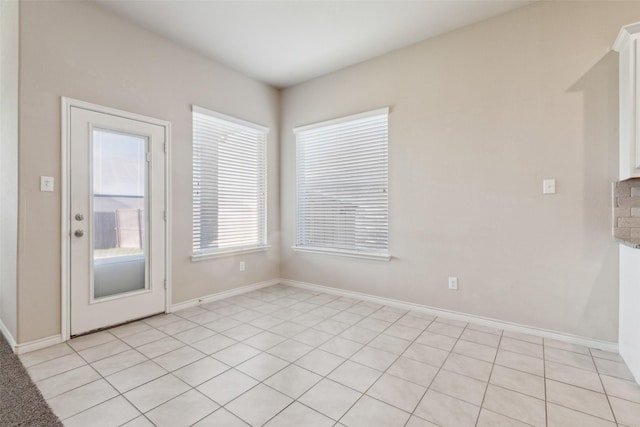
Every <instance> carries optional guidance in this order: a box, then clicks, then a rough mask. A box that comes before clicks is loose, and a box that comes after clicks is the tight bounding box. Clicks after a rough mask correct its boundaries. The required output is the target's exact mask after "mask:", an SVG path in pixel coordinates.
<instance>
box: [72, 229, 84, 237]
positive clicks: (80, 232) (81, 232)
mask: <svg viewBox="0 0 640 427" xmlns="http://www.w3.org/2000/svg"><path fill="white" fill-rule="evenodd" d="M73 234H75V235H76V237H82V236H84V230H76V231H75V232H74V233H73Z"/></svg>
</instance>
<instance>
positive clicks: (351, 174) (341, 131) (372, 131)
mask: <svg viewBox="0 0 640 427" xmlns="http://www.w3.org/2000/svg"><path fill="white" fill-rule="evenodd" d="M294 132H295V134H296V141H297V143H296V174H297V177H296V178H297V224H296V245H295V248H296V249H301V250H305V249H306V250H314V251H327V252H338V253H344V254H351V255H356V256H366V257H374V258H378V257H380V258H386V259H388V257H389V225H388V223H389V215H388V193H387V189H388V109H387V108H383V109H379V110H375V111H370V112H367V113H362V114H357V115H354V116H349V117H345V118H342V119H337V120H331V121H328V122H322V123H317V124H313V125H309V126H303V127H299V128H296V129H294Z"/></svg>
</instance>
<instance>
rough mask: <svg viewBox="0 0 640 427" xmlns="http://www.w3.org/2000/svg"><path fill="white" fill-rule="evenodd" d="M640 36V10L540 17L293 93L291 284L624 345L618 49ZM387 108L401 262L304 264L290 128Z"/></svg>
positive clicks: (541, 13)
mask: <svg viewBox="0 0 640 427" xmlns="http://www.w3.org/2000/svg"><path fill="white" fill-rule="evenodd" d="M635 21H640V2H621V3H616V2H604V3H598V2H540V3H536V4H533V5H531V6H527V7H525V8H522V9H518V10H516V11H513V12H510V13H507V14H504V15H501V16H498V17H495V18H492V19H489V20H487V21H484V22H481V23H478V24H475V25H472V26H469V27H466V28H463V29H460V30H457V31H454V32H451V33H448V34H446V35H443V36H441V37H438V38H434V39H431V40H428V41H425V42H422V43H419V44H416V45H414V46H411V47H408V48H405V49H402V50H399V51H395V52H392V53H390V54H387V55H384V56H382V57H379V58H377V59H374V60H371V61H368V62H365V63H362V64H359V65H356V66H353V67H350V68H348V69H345V70H342V71H339V72H336V73H333V74H330V75H327V76H324V77H321V78H318V79H315V80H313V81H310V82H307V83H304V84H301V85H298V86H295V87H293V88H290V89H288V90H285V91H284V92H283V98H282V106H283V108H282V117H283V120H282V127H281V129H282V141H281V163H282V165H281V168H282V169H281V186H282V188H281V192H282V205H281V210H282V217H281V218H282V219H281V223H282V253H281V256H282V259H283V260H282V266H281V272H282V276H283V277H284V278H287V279H292V280H299V281H304V282H310V283H316V284H321V285H327V286H333V287H336V288H341V289H347V290H351V291H357V292H364V293H367V294H373V295H378V296H383V297H389V298H394V299H398V300H403V301H410V302H415V303H419V304H424V305H428V306H434V307H438V308H443V309H448V310H455V311H460V312H464V313H471V314H474V315H479V316H485V317H489V318H494V319H499V320H503V321H509V322H517V323H521V324H525V325H530V326H534V327H539V328H546V329H551V330H556V331H560V332H564V333H570V334H576V335H581V336H585V337H591V338H595V339H603V340H608V341H616V340H617V328H618V319H617V317H618V248H617V244H616V243H614V241H613V240H612V238H611V221H612V219H611V182H612V181H615V180H616V177H617V173H618V166H617V163H618V151H617V144H618V141H617V126H618V112H617V103H618V96H617V93H618V75H617V73H618V64H617V54H615V53H612V52H611V51H610V47H611V45H612V43H613V41H614V40H615V38H616V36H617V33H618V31H619V29H620V27H621V26H622V25H624V24H628V23H631V22H635ZM386 105H388V106H390V107H391V113H390V121H389V126H390V141H389V146H390V154H389V156H390V165H389V167H390V172H389V174H390V175H389V180H390V190H389V196H390V247H391V254H392V256H393V259H392V260H391V261H390V262H388V263H387V262H378V261H368V260H357V259H352V258H341V257H335V256H328V255H319V254H307V253H297V252H294V251H292V250H291V249H290V247H291V245H292V244H293V242H294V240H293V239H294V233H295V230H294V218H295V198H294V192H295V164H294V162H295V138H294V136H293V134H292V132H291V129H292V128H293V127H295V126H300V125H305V124H309V123H313V122H316V121H321V120H326V119H331V118H334V117H339V116H342V115H347V114H352V113H357V112H361V111H367V110H370V109H373V108H377V107H382V106H386ZM545 178H555V179H557V190H558V193H557V194H556V195H543V194H542V180H543V179H545ZM448 276H457V277H458V278H459V290H458V291H457V292H456V291H449V290H448V289H447V277H448Z"/></svg>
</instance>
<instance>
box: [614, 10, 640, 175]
mask: <svg viewBox="0 0 640 427" xmlns="http://www.w3.org/2000/svg"><path fill="white" fill-rule="evenodd" d="M639 39H640V22H637V23H635V24H631V25H626V26H624V27H622V29H621V30H620V34H618V38H617V39H616V42H615V43H614V45H613V49H614V50H615V51H616V52H619V53H620V179H621V180H623V179H628V178H640V64H639V62H638V61H639V60H640V55H639V54H640V52H639V51H638V49H639V47H638V40H639Z"/></svg>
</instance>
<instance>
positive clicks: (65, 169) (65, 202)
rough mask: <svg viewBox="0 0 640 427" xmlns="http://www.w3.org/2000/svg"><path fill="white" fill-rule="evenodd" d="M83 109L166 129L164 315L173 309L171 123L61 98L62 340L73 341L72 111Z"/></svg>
mask: <svg viewBox="0 0 640 427" xmlns="http://www.w3.org/2000/svg"><path fill="white" fill-rule="evenodd" d="M72 107H77V108H83V109H85V110H90V111H94V112H97V113H103V114H110V115H113V116H117V117H123V118H126V119H131V120H137V121H140V122H145V123H149V124H153V125H157V126H161V127H163V128H164V138H165V156H164V197H165V206H164V211H165V222H164V239H165V251H164V273H165V278H166V280H165V303H164V312H165V313H166V312H168V310H169V307H171V239H170V238H169V236H170V232H171V122H168V121H166V120H160V119H156V118H153V117H148V116H143V115H140V114H135V113H130V112H127V111H123V110H118V109H115V108H110V107H105V106H102V105H97V104H92V103H90V102H85V101H80V100H77V99H73V98H67V97H64V96H63V97H61V113H62V114H61V117H62V122H61V131H62V135H61V142H62V143H61V145H62V152H61V172H60V193H61V231H62V233H61V242H62V244H61V251H60V257H61V266H60V267H61V269H60V273H61V274H60V276H61V277H60V279H61V280H60V286H61V288H60V314H61V318H60V336H61V341H63V342H64V341H68V340H69V339H70V338H71V228H72V227H71V217H70V214H71V211H70V206H69V204H70V201H71V181H70V179H69V177H70V175H71V130H70V129H71V127H70V126H71V108H72Z"/></svg>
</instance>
